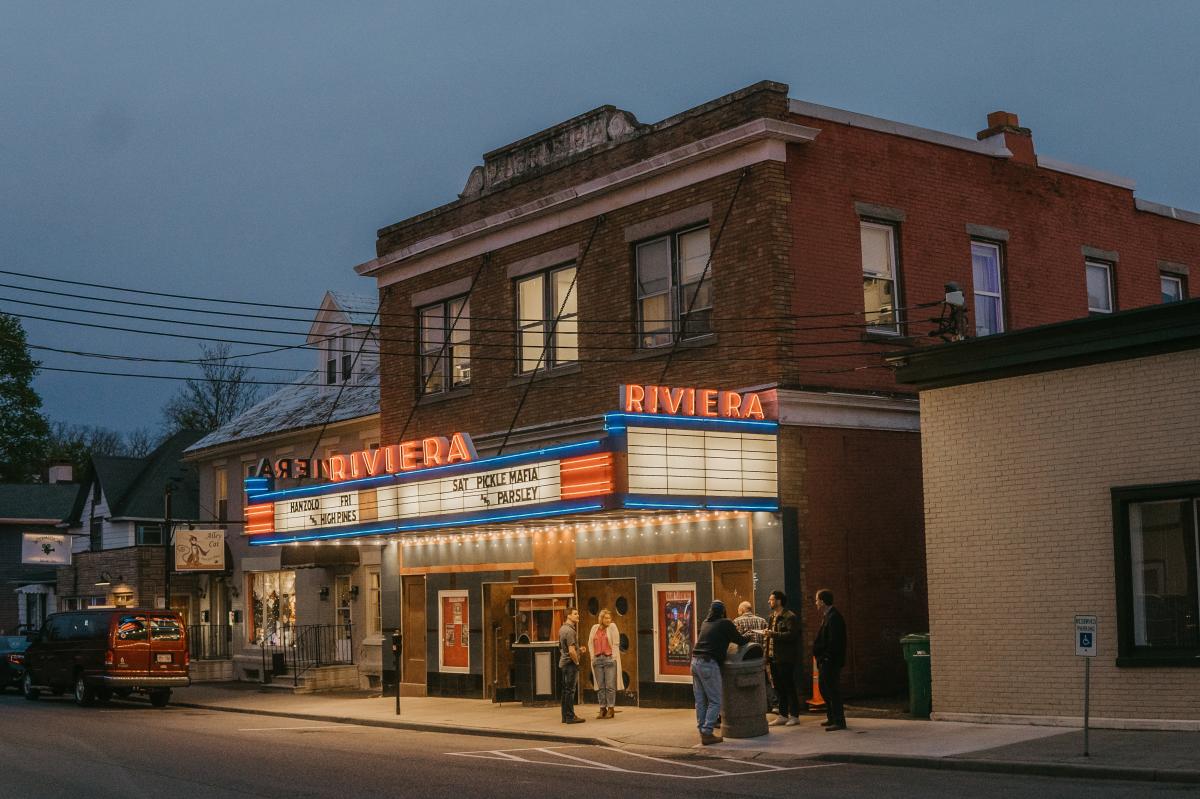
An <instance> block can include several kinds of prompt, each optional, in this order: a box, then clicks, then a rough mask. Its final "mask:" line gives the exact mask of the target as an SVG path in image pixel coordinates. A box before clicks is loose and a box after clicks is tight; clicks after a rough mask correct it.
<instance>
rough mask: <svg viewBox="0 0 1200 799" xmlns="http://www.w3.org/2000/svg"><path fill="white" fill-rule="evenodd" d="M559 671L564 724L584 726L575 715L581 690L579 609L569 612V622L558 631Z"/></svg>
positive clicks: (582, 649)
mask: <svg viewBox="0 0 1200 799" xmlns="http://www.w3.org/2000/svg"><path fill="white" fill-rule="evenodd" d="M558 651H559V656H558V670H559V673H560V674H561V675H562V723H563V724H582V723H583V721H584V720H583V719H581V718H579V717H578V716H576V715H575V693H576V691H578V690H579V655H580V653H581V652H586V651H587V650H586V649H585V648H582V647H580V646H579V608H571V609H570V610H568V611H567V620H566V621H565V622H563V626H562V627H560V628H559V630H558Z"/></svg>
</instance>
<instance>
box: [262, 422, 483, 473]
mask: <svg viewBox="0 0 1200 799" xmlns="http://www.w3.org/2000/svg"><path fill="white" fill-rule="evenodd" d="M478 458H479V456H478V455H477V454H476V453H475V444H474V442H472V441H471V437H470V436H469V435H467V434H466V433H455V434H454V435H452V436H450V437H449V438H447V437H446V436H430V437H428V438H419V439H413V440H412V441H403V442H401V443H399V444H388V445H386V446H383V447H379V448H378V449H364V450H359V451H358V452H351V453H350V454H349V455H333V456H330V457H328V458H279V459H277V460H275V461H272V460H271V459H270V458H263V459H262V460H261V461H259V463H258V466H257V467H256V469H255V471H256V474H255V476H256V477H276V478H300V477H312V478H318V479H319V478H325V479H327V480H329V481H331V482H335V483H336V482H339V481H341V480H357V479H358V478H360V477H375V476H378V475H383V474H396V473H399V472H412V471H416V470H418V469H428V468H430V467H432V466H452V465H454V464H456V463H467V462H468V461H474V460H478Z"/></svg>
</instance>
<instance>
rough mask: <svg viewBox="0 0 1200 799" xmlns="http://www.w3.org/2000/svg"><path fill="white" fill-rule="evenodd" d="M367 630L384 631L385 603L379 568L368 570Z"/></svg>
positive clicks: (372, 631)
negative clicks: (380, 588) (380, 590)
mask: <svg viewBox="0 0 1200 799" xmlns="http://www.w3.org/2000/svg"><path fill="white" fill-rule="evenodd" d="M367 632H368V633H369V634H374V635H378V634H379V633H381V632H383V603H382V602H381V601H380V593H379V569H368V570H367Z"/></svg>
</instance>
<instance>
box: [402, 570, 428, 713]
mask: <svg viewBox="0 0 1200 799" xmlns="http://www.w3.org/2000/svg"><path fill="white" fill-rule="evenodd" d="M402 585H403V588H402V589H401V590H402V593H403V600H404V602H403V606H402V607H401V609H400V614H401V622H402V625H403V626H402V628H401V629H402V631H403V634H404V640H403V643H402V648H403V652H402V657H401V659H400V669H401V671H402V677H403V682H404V684H405V685H409V686H420V687H419V689H418V690H415V691H412V692H411V693H415V694H418V695H421V696H424V694H425V685H426V681H427V680H428V674H427V673H426V671H427V669H426V666H425V647H426V635H428V632H427V630H426V628H427V627H428V626H429V625H428V623H427V619H426V615H425V575H423V574H419V575H413V576H407V577H403V578H402Z"/></svg>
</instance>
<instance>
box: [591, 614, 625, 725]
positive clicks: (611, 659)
mask: <svg viewBox="0 0 1200 799" xmlns="http://www.w3.org/2000/svg"><path fill="white" fill-rule="evenodd" d="M599 620H600V621H599V623H598V624H593V625H592V631H591V632H590V633H588V650H589V651H590V652H591V653H592V684H593V685H595V686H596V699H597V700H598V701H599V702H600V715H599V716H596V718H598V719H613V718H616V717H617V711H616V707H617V691H623V690H625V676H624V675H623V674H622V673H621V631H620V630H618V629H617V625H616V624H614V623H613V618H612V612H611V611H609V609H608V608H605V609H604V610H601V611H600V616H599Z"/></svg>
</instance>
